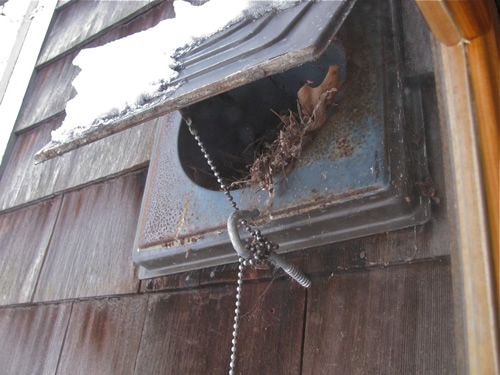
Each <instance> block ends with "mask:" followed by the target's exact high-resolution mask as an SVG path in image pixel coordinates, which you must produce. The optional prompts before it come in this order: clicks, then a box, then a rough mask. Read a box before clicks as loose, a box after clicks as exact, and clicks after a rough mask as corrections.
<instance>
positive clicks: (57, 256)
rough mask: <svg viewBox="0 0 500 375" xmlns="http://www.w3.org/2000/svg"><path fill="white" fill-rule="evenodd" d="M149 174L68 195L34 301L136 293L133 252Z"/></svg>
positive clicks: (132, 175) (90, 187) (137, 282)
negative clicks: (143, 194) (135, 233)
mask: <svg viewBox="0 0 500 375" xmlns="http://www.w3.org/2000/svg"><path fill="white" fill-rule="evenodd" d="M145 177H146V176H145V172H144V171H141V172H137V173H133V174H129V175H126V176H123V177H119V178H116V179H114V180H109V181H106V182H103V183H99V184H94V185H91V186H89V187H86V188H83V189H81V190H78V191H75V192H71V193H68V194H65V195H64V197H63V202H62V206H61V212H60V214H59V218H58V221H57V223H56V227H55V229H54V234H53V236H52V239H51V243H50V247H49V250H48V252H47V255H46V259H45V262H44V265H43V269H42V272H41V274H40V278H39V281H38V284H37V288H36V291H35V296H34V300H35V301H37V302H38V301H50V300H59V299H64V298H78V297H90V296H102V295H114V294H122V293H134V292H137V291H138V288H139V281H138V280H137V275H136V268H135V267H134V265H133V263H132V256H131V254H130V253H131V249H132V244H133V241H134V229H135V227H136V225H137V217H138V214H139V209H140V203H141V197H142V193H143V188H144V180H145Z"/></svg>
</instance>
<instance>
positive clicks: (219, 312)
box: [135, 281, 305, 375]
mask: <svg viewBox="0 0 500 375" xmlns="http://www.w3.org/2000/svg"><path fill="white" fill-rule="evenodd" d="M242 293H243V298H242V306H241V310H242V316H241V320H240V331H239V343H240V345H239V347H238V359H237V364H236V373H237V374H290V375H293V374H299V373H300V357H301V342H302V329H303V319H304V302H305V291H304V290H303V289H302V288H301V287H300V286H296V285H294V284H293V283H289V282H286V281H276V282H273V283H272V284H269V283H267V282H263V283H256V284H255V283H245V284H244V285H243V291H242ZM234 299H235V285H227V286H214V287H212V288H210V289H200V290H198V291H188V292H182V293H170V294H155V295H151V296H150V303H149V307H148V315H147V317H146V322H145V326H144V333H143V340H142V342H141V347H140V350H139V354H138V357H137V364H136V370H135V373H136V374H164V375H167V374H226V373H227V372H228V370H229V355H230V353H231V351H230V346H231V331H232V323H233V312H234Z"/></svg>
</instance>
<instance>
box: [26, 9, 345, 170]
mask: <svg viewBox="0 0 500 375" xmlns="http://www.w3.org/2000/svg"><path fill="white" fill-rule="evenodd" d="M354 2H355V1H354V0H335V1H319V2H316V1H304V2H302V3H299V4H298V5H296V6H294V7H292V8H290V9H287V10H285V11H282V12H278V13H276V12H272V13H269V14H266V15H264V16H262V17H260V18H257V19H247V20H245V21H241V22H240V23H238V24H235V25H233V26H231V27H229V28H228V29H226V30H224V31H222V32H220V33H218V34H216V35H214V36H212V37H211V38H209V39H208V40H206V41H204V42H203V43H201V44H199V45H198V46H196V47H195V48H193V49H191V50H189V51H187V52H184V53H182V54H179V55H178V56H177V57H176V60H177V62H178V66H179V69H180V70H179V75H178V77H177V78H176V79H175V80H174V81H172V82H169V84H168V85H165V87H164V88H163V89H162V91H160V92H158V93H156V94H155V95H153V96H152V97H151V98H150V100H148V102H146V103H144V104H143V105H142V106H141V107H139V108H137V109H135V110H133V111H131V112H128V113H126V114H124V115H120V116H119V117H117V118H115V119H112V120H109V121H107V122H106V123H103V124H99V125H95V126H92V127H91V128H89V129H88V130H85V131H84V132H83V133H81V134H79V135H78V136H73V137H69V136H68V138H69V139H68V140H67V141H66V142H64V143H58V142H54V141H52V142H50V143H49V144H47V145H46V146H45V147H44V148H43V149H42V150H40V151H39V152H38V153H37V154H36V155H35V160H36V161H37V162H42V161H45V160H48V159H51V158H54V157H56V156H59V155H61V154H63V153H65V152H68V151H71V150H73V149H76V148H78V147H81V146H84V145H85V144H88V143H91V142H95V141H97V140H99V139H102V138H105V137H107V136H109V135H111V134H114V133H117V132H120V131H123V130H125V129H127V128H130V127H133V126H136V125H138V124H141V123H143V122H146V121H149V120H151V119H154V118H156V117H158V116H161V115H164V114H166V113H168V112H171V111H173V110H177V109H180V108H184V107H186V106H189V105H191V104H193V103H195V102H198V101H201V100H203V99H206V98H210V97H212V96H214V95H217V94H219V93H222V92H224V91H228V90H231V89H233V88H235V87H238V86H242V85H245V84H247V83H249V82H253V81H256V80H258V79H260V78H263V77H266V76H269V75H271V74H275V73H280V72H283V71H285V70H288V69H290V68H293V67H296V66H299V65H301V64H303V63H306V62H307V61H311V60H315V59H317V58H318V57H319V56H321V55H322V54H323V53H324V52H325V50H326V48H327V47H328V45H329V44H330V42H331V41H332V39H333V37H334V35H335V33H336V32H337V30H338V28H339V27H340V25H341V24H342V22H343V21H344V19H345V17H346V16H347V14H348V13H349V11H350V9H351V8H352V6H353V4H354ZM167 37H168V36H167ZM132 74H133V72H132ZM124 79H126V78H124ZM171 88H175V90H171Z"/></svg>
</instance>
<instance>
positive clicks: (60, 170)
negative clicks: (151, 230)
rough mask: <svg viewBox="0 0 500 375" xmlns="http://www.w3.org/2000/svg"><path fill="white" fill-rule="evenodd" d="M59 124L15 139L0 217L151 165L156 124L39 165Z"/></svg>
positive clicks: (3, 184)
mask: <svg viewBox="0 0 500 375" xmlns="http://www.w3.org/2000/svg"><path fill="white" fill-rule="evenodd" d="M61 120H62V118H61V117H56V118H53V119H52V120H50V121H48V122H47V123H44V124H42V125H41V126H39V127H36V128H34V129H32V130H29V131H27V132H25V133H22V134H20V135H18V136H17V139H16V143H15V145H14V148H13V151H12V153H11V156H10V159H9V161H8V163H7V165H6V168H5V171H4V173H3V175H2V177H1V179H0V191H1V192H2V193H1V194H0V211H5V210H11V209H13V208H15V207H18V206H22V205H26V204H28V203H29V202H32V201H36V200H40V199H44V198H47V197H50V196H53V195H56V194H61V193H63V192H65V191H67V190H71V189H74V188H76V187H78V186H83V185H86V184H89V183H92V182H95V181H98V180H102V179H104V178H107V177H112V176H114V175H118V174H122V173H124V172H127V171H131V170H136V169H139V168H143V167H145V166H146V165H147V164H148V163H149V159H150V156H151V149H152V148H153V144H154V137H155V133H156V123H157V120H153V121H150V122H147V123H144V124H142V125H140V126H139V127H137V128H136V129H129V130H126V131H124V132H121V133H119V134H115V135H112V136H110V137H108V138H107V139H103V140H102V141H99V142H96V143H94V144H93V145H89V147H85V148H82V149H80V150H76V151H75V152H72V153H69V154H67V155H63V156H61V157H59V158H56V159H54V160H51V161H49V162H46V163H42V164H37V165H35V163H34V159H33V155H34V154H35V153H36V152H37V151H38V150H39V149H40V148H41V147H43V145H45V144H46V143H47V142H48V141H49V140H50V133H51V131H52V130H54V129H56V128H57V127H58V126H59V125H60V123H61Z"/></svg>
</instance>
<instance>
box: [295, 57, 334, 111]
mask: <svg viewBox="0 0 500 375" xmlns="http://www.w3.org/2000/svg"><path fill="white" fill-rule="evenodd" d="M307 82H308V83H306V84H305V85H304V86H302V87H301V88H300V90H299V92H298V93H297V98H298V99H299V103H300V105H301V106H302V112H303V113H304V114H305V115H307V116H312V114H313V111H314V109H315V108H316V105H317V104H318V102H320V97H321V96H322V95H323V94H325V93H326V92H328V91H330V90H332V89H335V90H338V89H339V88H340V86H342V82H339V66H338V65H332V66H330V68H329V69H328V73H327V74H326V77H325V78H324V79H323V82H321V84H320V85H319V86H318V87H311V86H309V82H310V81H307Z"/></svg>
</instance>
